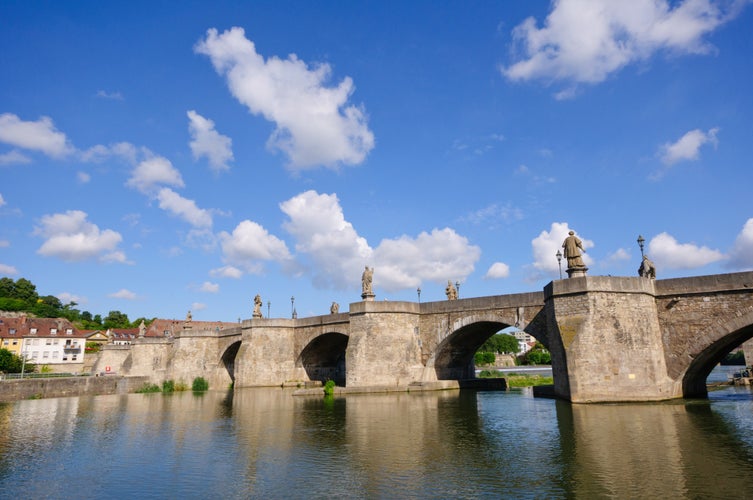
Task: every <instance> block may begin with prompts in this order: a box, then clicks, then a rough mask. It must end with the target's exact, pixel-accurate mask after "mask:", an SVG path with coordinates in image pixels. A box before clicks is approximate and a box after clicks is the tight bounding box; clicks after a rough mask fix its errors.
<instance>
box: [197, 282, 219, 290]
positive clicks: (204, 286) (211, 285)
mask: <svg viewBox="0 0 753 500" xmlns="http://www.w3.org/2000/svg"><path fill="white" fill-rule="evenodd" d="M199 291H201V292H206V293H217V292H219V291H220V285H218V284H217V283H212V282H211V281H205V282H204V283H202V284H201V287H199Z"/></svg>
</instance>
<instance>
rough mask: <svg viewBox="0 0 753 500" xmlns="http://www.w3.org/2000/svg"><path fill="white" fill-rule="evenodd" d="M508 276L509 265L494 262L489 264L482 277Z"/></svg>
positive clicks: (499, 277) (497, 277)
mask: <svg viewBox="0 0 753 500" xmlns="http://www.w3.org/2000/svg"><path fill="white" fill-rule="evenodd" d="M509 276H510V266H508V265H507V264H505V263H504V262H495V263H494V264H492V265H491V267H490V268H489V270H488V271H486V274H485V275H484V278H486V279H501V278H507V277H509Z"/></svg>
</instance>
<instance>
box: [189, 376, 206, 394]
mask: <svg viewBox="0 0 753 500" xmlns="http://www.w3.org/2000/svg"><path fill="white" fill-rule="evenodd" d="M191 389H192V390H193V391H194V392H202V391H206V390H208V389H209V382H207V381H206V379H205V378H204V377H196V378H195V379H193V384H192V385H191Z"/></svg>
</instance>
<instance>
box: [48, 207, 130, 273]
mask: <svg viewBox="0 0 753 500" xmlns="http://www.w3.org/2000/svg"><path fill="white" fill-rule="evenodd" d="M34 234H35V235H38V236H42V237H43V238H46V241H45V242H44V243H43V244H42V246H41V247H39V250H37V253H39V254H41V255H44V256H46V257H58V258H60V259H62V260H64V261H66V262H74V261H82V260H88V259H93V258H98V259H99V260H101V261H105V262H108V261H116V262H125V254H124V253H123V252H120V251H118V250H116V247H117V246H118V244H119V243H120V241H121V240H122V239H123V238H122V236H121V235H120V234H119V233H117V232H115V231H113V230H111V229H105V230H104V231H101V230H100V229H99V227H97V226H96V225H95V224H92V223H91V222H89V221H88V220H87V214H86V212H82V211H80V210H68V211H67V212H65V213H61V214H53V215H45V216H43V217H42V218H41V220H40V225H39V226H37V227H36V228H35V229H34Z"/></svg>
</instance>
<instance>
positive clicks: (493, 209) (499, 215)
mask: <svg viewBox="0 0 753 500" xmlns="http://www.w3.org/2000/svg"><path fill="white" fill-rule="evenodd" d="M521 219H523V210H521V209H520V208H518V207H514V206H512V205H511V204H510V203H507V204H506V205H503V206H500V205H498V204H496V203H492V204H491V205H488V206H486V207H483V208H480V209H478V210H476V211H475V212H471V213H469V214H468V215H466V216H465V217H463V220H465V221H468V222H470V223H471V224H488V225H490V226H495V225H496V224H497V223H498V222H504V223H509V222H513V221H519V220H521Z"/></svg>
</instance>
